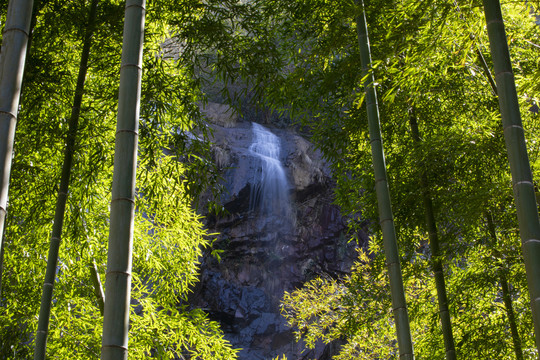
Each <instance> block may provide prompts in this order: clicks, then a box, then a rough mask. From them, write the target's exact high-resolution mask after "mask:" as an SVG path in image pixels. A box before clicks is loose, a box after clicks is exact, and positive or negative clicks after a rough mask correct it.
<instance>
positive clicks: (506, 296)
mask: <svg viewBox="0 0 540 360" xmlns="http://www.w3.org/2000/svg"><path fill="white" fill-rule="evenodd" d="M486 220H487V226H488V231H489V236H490V237H491V241H492V243H493V246H496V245H497V242H498V240H497V233H496V231H495V224H494V223H493V217H492V216H491V213H490V212H489V211H486ZM499 280H500V282H501V290H502V296H503V302H504V308H505V310H506V316H507V317H508V324H509V325H510V333H511V334H512V342H513V345H514V354H515V355H516V360H523V350H522V348H521V340H520V338H519V332H518V329H517V323H516V317H515V315H514V306H513V304H512V296H511V294H510V290H509V288H508V280H507V279H506V275H505V273H504V271H503V269H499Z"/></svg>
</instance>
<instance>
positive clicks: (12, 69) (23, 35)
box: [0, 0, 34, 299]
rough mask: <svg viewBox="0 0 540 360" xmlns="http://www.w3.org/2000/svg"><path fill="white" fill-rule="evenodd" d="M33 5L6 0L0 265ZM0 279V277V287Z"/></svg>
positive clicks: (0, 89) (1, 61)
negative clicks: (7, 1) (7, 2)
mask: <svg viewBox="0 0 540 360" xmlns="http://www.w3.org/2000/svg"><path fill="white" fill-rule="evenodd" d="M33 5H34V1H33V0H10V1H9V4H8V12H7V17H6V26H5V27H4V32H3V38H2V51H1V52H0V239H1V242H0V256H1V257H0V268H2V267H3V258H4V257H3V254H4V236H3V234H4V227H5V221H6V213H7V201H8V188H9V177H10V173H11V157H12V154H13V143H14V141H15V128H16V125H17V112H18V109H19V98H20V94H21V84H22V77H23V72H24V63H25V60H26V48H27V45H28V33H29V31H30V23H31V19H32V8H33ZM1 281H2V278H1V277H0V289H1ZM1 298H2V294H1V293H0V299H1Z"/></svg>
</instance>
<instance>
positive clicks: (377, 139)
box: [369, 138, 382, 145]
mask: <svg viewBox="0 0 540 360" xmlns="http://www.w3.org/2000/svg"><path fill="white" fill-rule="evenodd" d="M375 141H380V142H382V140H381V139H380V138H375V139H372V140H370V141H369V144H370V145H371V144H373V143H374V142H375Z"/></svg>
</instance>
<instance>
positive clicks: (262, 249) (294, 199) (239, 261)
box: [190, 120, 365, 360]
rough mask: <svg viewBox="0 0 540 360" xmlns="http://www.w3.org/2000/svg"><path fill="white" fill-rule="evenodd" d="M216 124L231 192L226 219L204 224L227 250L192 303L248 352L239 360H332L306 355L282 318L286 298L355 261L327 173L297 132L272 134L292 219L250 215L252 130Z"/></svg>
mask: <svg viewBox="0 0 540 360" xmlns="http://www.w3.org/2000/svg"><path fill="white" fill-rule="evenodd" d="M217 124H221V121H213V125H212V127H213V130H214V142H215V144H214V145H213V155H214V160H215V161H216V163H217V164H218V166H219V167H220V168H221V169H222V174H223V185H224V188H225V189H226V190H225V193H224V194H223V195H222V197H221V199H220V202H221V204H222V205H223V209H224V211H223V214H220V215H219V216H207V220H206V221H207V226H208V228H209V230H210V232H218V233H219V235H218V236H217V238H216V240H215V242H214V247H215V248H217V249H220V250H222V252H221V255H220V256H221V261H218V260H217V259H216V258H214V257H212V256H206V257H205V258H204V259H203V263H202V269H201V281H200V283H199V284H198V286H197V288H196V289H194V292H193V294H192V296H191V299H190V302H191V304H192V305H193V306H197V307H201V308H203V309H205V310H206V311H207V312H208V314H209V316H210V317H211V318H213V319H215V320H218V321H219V322H220V323H221V324H222V327H223V329H224V331H225V333H226V338H227V339H229V340H230V341H231V343H232V344H233V346H235V347H239V348H242V349H243V350H242V351H241V353H240V359H245V360H257V359H265V360H266V359H272V358H273V357H275V356H278V355H281V354H286V355H287V357H288V359H289V360H294V359H304V358H305V359H308V358H309V359H325V358H329V356H331V353H332V351H333V350H332V349H333V348H335V347H336V344H333V345H332V346H330V347H328V346H324V345H323V344H321V345H320V346H318V347H317V348H316V349H314V350H310V351H305V349H304V348H303V344H301V343H300V344H297V343H296V342H295V339H294V334H293V329H290V328H289V327H288V326H287V324H286V322H285V320H284V318H283V317H282V316H281V315H280V312H279V301H280V300H281V297H282V295H283V292H284V291H292V290H294V289H296V288H298V287H300V286H302V284H304V283H305V282H306V281H308V280H310V279H312V278H314V277H316V276H319V275H324V276H331V277H339V276H342V275H344V274H346V273H348V271H349V269H350V267H351V265H352V263H353V261H354V259H355V255H356V251H355V247H356V246H357V245H356V244H355V243H349V242H348V241H347V236H346V230H347V229H346V221H345V219H344V218H343V217H342V216H341V214H340V211H339V208H338V207H337V206H336V205H334V204H332V179H331V176H330V172H329V169H328V167H327V166H326V164H325V162H324V161H323V160H322V158H321V155H320V153H319V152H318V151H316V150H315V149H314V148H313V146H312V145H311V144H310V143H309V142H308V141H307V140H305V139H304V138H302V137H301V136H299V135H297V134H295V133H294V132H293V131H289V130H280V129H273V128H270V130H271V131H272V132H273V133H274V134H275V135H277V136H279V138H280V139H281V147H282V149H281V162H282V164H284V167H285V172H286V174H287V177H288V179H289V184H290V185H289V189H287V190H288V192H289V194H290V198H291V209H292V211H291V214H289V215H288V216H286V217H285V218H284V217H283V216H281V215H282V214H274V215H270V216H264V217H261V216H258V215H259V214H258V213H257V211H256V210H254V209H250V196H251V194H252V191H251V190H252V187H253V186H256V176H255V175H256V173H257V171H260V169H258V168H257V167H258V166H259V165H258V163H257V161H256V159H254V157H253V154H250V152H249V151H248V149H249V146H250V144H251V141H252V132H251V123H249V122H243V121H241V120H237V121H236V123H235V124H234V126H229V125H227V127H225V126H221V125H217ZM362 236H364V238H365V234H364V235H361V237H362ZM325 354H326V355H325ZM308 355H309V356H308ZM306 356H308V357H306Z"/></svg>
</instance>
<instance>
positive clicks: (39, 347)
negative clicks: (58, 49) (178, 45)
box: [34, 0, 98, 360]
mask: <svg viewBox="0 0 540 360" xmlns="http://www.w3.org/2000/svg"><path fill="white" fill-rule="evenodd" d="M97 4H98V0H92V3H91V5H90V13H89V16H88V25H87V28H86V34H85V38H84V42H83V49H82V54H81V62H80V63H79V75H78V77H77V85H76V87H75V96H74V98H73V106H72V108H71V116H70V118H69V124H68V134H67V138H66V147H65V150H64V163H63V164H62V175H61V177H60V186H59V189H58V195H57V197H56V208H55V210H54V223H53V228H52V233H51V241H50V244H49V255H48V259H47V270H46V272H45V280H44V282H43V292H42V295H41V305H40V309H39V318H38V328H37V333H36V346H35V348H34V360H41V359H43V360H44V359H45V355H46V347H47V335H48V331H49V318H50V314H51V302H52V296H53V289H54V280H55V277H56V267H57V265H58V252H59V250H60V242H61V237H62V227H63V224H64V213H65V210H66V202H67V196H68V189H69V179H70V175H71V165H72V163H73V153H74V152H75V141H76V137H77V130H78V126H79V117H80V110H81V104H82V97H83V93H84V84H85V81H86V73H87V71H88V58H89V57H90V47H91V43H92V34H93V32H94V28H95V20H96V10H97Z"/></svg>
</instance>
